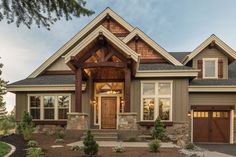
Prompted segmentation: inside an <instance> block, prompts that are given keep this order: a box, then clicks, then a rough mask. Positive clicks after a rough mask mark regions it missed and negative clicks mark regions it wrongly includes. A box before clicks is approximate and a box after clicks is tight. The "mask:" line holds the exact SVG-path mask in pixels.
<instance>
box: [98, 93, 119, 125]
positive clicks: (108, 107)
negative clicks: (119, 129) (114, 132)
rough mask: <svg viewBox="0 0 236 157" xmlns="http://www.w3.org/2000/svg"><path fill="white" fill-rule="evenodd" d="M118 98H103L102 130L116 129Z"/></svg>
mask: <svg viewBox="0 0 236 157" xmlns="http://www.w3.org/2000/svg"><path fill="white" fill-rule="evenodd" d="M116 105H117V98H116V97H102V98H101V110H102V113H101V122H102V126H101V127H102V129H115V128H116V116H117V115H116Z"/></svg>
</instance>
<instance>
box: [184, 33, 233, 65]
mask: <svg viewBox="0 0 236 157" xmlns="http://www.w3.org/2000/svg"><path fill="white" fill-rule="evenodd" d="M213 41H214V42H215V44H216V45H218V46H219V47H220V48H222V49H223V50H224V51H225V52H226V53H227V54H228V55H229V56H231V57H232V58H233V59H234V60H236V52H235V51H234V50H233V49H232V48H231V47H229V46H228V45H227V44H226V43H224V42H223V41H222V40H220V39H219V38H218V37H217V36H216V35H215V34H212V35H211V36H210V37H209V38H207V39H206V40H205V41H204V42H203V43H201V44H200V45H199V46H198V47H197V48H196V49H194V50H193V51H192V52H191V53H190V54H189V55H187V56H186V57H185V58H184V60H183V64H184V65H186V64H187V63H188V62H189V61H190V60H192V59H193V58H194V57H195V56H196V55H198V54H199V53H200V52H202V50H203V49H205V48H206V47H207V46H208V45H209V44H211V42H213Z"/></svg>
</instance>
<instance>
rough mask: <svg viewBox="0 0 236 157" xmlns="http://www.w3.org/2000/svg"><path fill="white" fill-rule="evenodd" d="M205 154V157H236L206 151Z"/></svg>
mask: <svg viewBox="0 0 236 157" xmlns="http://www.w3.org/2000/svg"><path fill="white" fill-rule="evenodd" d="M203 154H204V155H203V157H235V156H232V155H228V154H224V153H219V152H211V151H205V152H204V153H203Z"/></svg>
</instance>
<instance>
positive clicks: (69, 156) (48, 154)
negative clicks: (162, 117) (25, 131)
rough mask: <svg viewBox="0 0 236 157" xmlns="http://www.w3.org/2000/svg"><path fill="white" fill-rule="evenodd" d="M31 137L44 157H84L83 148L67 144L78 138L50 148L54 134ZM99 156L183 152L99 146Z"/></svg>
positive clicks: (161, 155)
mask: <svg viewBox="0 0 236 157" xmlns="http://www.w3.org/2000/svg"><path fill="white" fill-rule="evenodd" d="M33 139H34V140H36V141H38V143H39V146H40V147H41V148H42V149H43V152H44V153H45V157H53V156H62V155H63V157H84V152H83V150H80V151H72V150H71V147H68V146H67V144H69V143H72V142H76V141H78V139H69V138H66V137H65V139H64V143H63V144H61V145H63V147H59V148H52V147H51V146H52V145H58V144H56V143H55V136H53V135H47V134H33ZM98 156H99V157H110V156H112V157H132V156H137V157H139V156H140V157H141V156H146V157H158V156H159V157H170V156H171V157H184V155H183V154H180V153H179V152H178V149H173V148H161V149H160V152H159V153H151V152H150V151H149V149H148V148H126V152H124V153H114V152H112V147H99V152H98Z"/></svg>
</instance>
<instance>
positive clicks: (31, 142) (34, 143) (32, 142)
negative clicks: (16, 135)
mask: <svg viewBox="0 0 236 157" xmlns="http://www.w3.org/2000/svg"><path fill="white" fill-rule="evenodd" d="M38 145H39V144H38V142H37V141H35V140H30V141H29V142H28V143H27V146H28V147H32V148H36V147H38Z"/></svg>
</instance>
